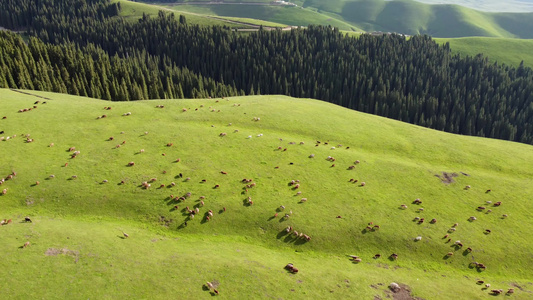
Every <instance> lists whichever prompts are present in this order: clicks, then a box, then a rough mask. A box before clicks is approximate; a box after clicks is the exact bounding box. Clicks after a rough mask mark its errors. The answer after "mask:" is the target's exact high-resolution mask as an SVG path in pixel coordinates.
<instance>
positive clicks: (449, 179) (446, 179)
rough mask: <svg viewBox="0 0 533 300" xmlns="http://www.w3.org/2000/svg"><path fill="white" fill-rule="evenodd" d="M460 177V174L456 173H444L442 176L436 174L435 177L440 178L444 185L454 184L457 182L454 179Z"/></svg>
mask: <svg viewBox="0 0 533 300" xmlns="http://www.w3.org/2000/svg"><path fill="white" fill-rule="evenodd" d="M458 176H459V174H457V173H455V172H454V173H448V172H442V173H441V175H439V174H435V177H438V178H439V179H440V181H442V183H444V184H450V183H454V182H455V180H454V178H455V177H458Z"/></svg>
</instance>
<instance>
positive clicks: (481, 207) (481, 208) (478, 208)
mask: <svg viewBox="0 0 533 300" xmlns="http://www.w3.org/2000/svg"><path fill="white" fill-rule="evenodd" d="M484 209H485V206H478V207H477V210H479V211H481V210H484Z"/></svg>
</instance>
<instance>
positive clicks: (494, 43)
mask: <svg viewBox="0 0 533 300" xmlns="http://www.w3.org/2000/svg"><path fill="white" fill-rule="evenodd" d="M435 41H436V42H438V43H441V44H444V43H446V42H448V43H450V48H451V49H452V51H453V52H456V53H460V54H461V55H470V56H475V55H477V54H479V53H482V54H483V55H485V56H487V57H488V58H489V59H490V60H491V61H494V62H498V63H505V64H507V65H512V66H518V65H520V62H521V61H524V65H525V66H528V67H530V68H533V53H531V51H530V50H531V49H532V47H533V40H523V39H505V38H487V37H465V38H451V39H444V38H436V39H435Z"/></svg>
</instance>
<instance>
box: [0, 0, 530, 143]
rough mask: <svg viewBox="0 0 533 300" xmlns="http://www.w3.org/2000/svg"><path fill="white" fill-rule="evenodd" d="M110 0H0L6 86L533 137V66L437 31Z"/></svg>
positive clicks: (1, 77) (0, 59) (0, 53)
mask: <svg viewBox="0 0 533 300" xmlns="http://www.w3.org/2000/svg"><path fill="white" fill-rule="evenodd" d="M120 9H121V7H120V2H118V3H111V2H110V1H108V0H72V1H70V0H41V1H31V0H17V1H14V0H0V26H2V27H5V28H8V29H11V30H15V31H24V32H26V33H27V34H28V35H29V36H30V38H29V40H28V41H27V42H25V41H24V40H23V39H22V38H21V37H20V36H19V35H17V34H14V33H9V32H0V87H9V88H20V89H36V90H45V91H54V92H61V93H70V94H75V95H83V96H91V97H96V98H101V99H106V100H114V101H127V100H138V99H156V98H157V99H160V98H205V97H208V96H212V97H221V96H235V95H245V94H246V95H254V94H283V95H288V96H293V97H306V98H307V97H308V98H316V99H321V100H324V101H328V102H331V103H335V104H338V105H342V106H344V107H348V108H351V109H356V110H359V111H363V112H368V113H372V114H376V115H380V116H385V117H388V118H393V119H397V120H401V121H405V122H409V123H412V124H417V125H421V126H426V127H429V128H434V129H438V130H444V131H448V132H452V133H459V134H466V135H477V136H484V137H491V138H498V139H506V140H511V141H518V142H522V143H529V144H532V143H533V71H532V70H531V69H530V68H525V67H524V66H523V65H520V66H518V67H510V66H506V65H499V64H496V63H494V64H493V63H489V62H488V59H487V58H484V57H483V56H481V55H479V56H476V57H468V56H467V57H461V56H458V55H452V54H451V51H450V49H449V46H448V45H444V46H440V45H438V44H436V43H435V42H434V41H433V40H432V39H431V38H430V37H428V36H413V37H410V38H406V37H404V36H399V35H384V36H370V35H362V36H360V37H348V36H345V35H344V34H342V33H341V32H339V31H338V30H337V29H335V28H331V27H322V26H309V27H308V28H306V29H295V30H292V31H290V32H282V31H280V30H274V31H266V30H259V31H258V32H255V33H247V34H242V33H236V32H232V31H230V30H229V29H227V28H223V27H218V26H213V27H202V26H197V25H191V24H188V23H187V20H186V19H185V17H183V16H179V17H177V16H174V15H173V14H165V13H163V12H160V13H159V15H158V16H156V17H148V16H144V17H143V18H141V19H139V20H138V21H137V22H129V21H126V20H124V19H122V18H121V17H119V16H118V15H119V12H120Z"/></svg>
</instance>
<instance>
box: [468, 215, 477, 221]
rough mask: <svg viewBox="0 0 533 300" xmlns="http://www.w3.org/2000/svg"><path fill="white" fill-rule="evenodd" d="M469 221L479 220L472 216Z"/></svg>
mask: <svg viewBox="0 0 533 300" xmlns="http://www.w3.org/2000/svg"><path fill="white" fill-rule="evenodd" d="M469 220H470V221H475V220H477V218H476V217H474V216H472V217H470V218H469Z"/></svg>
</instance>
